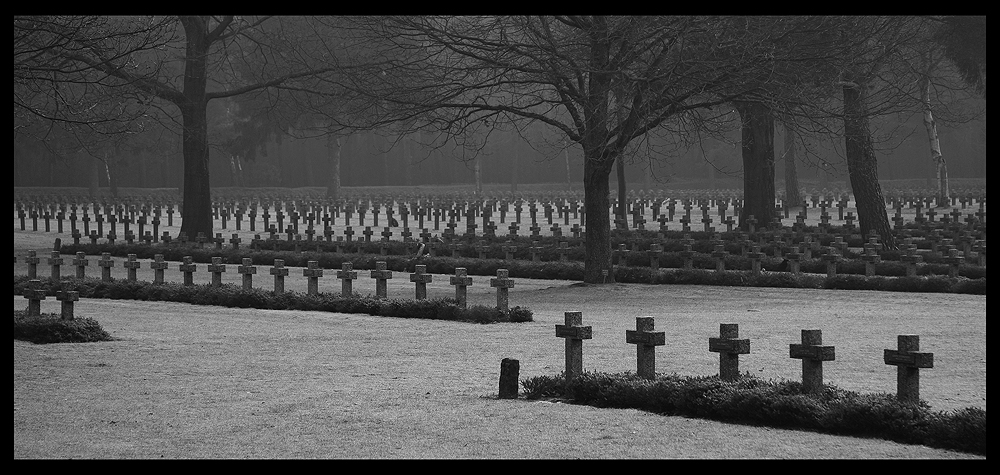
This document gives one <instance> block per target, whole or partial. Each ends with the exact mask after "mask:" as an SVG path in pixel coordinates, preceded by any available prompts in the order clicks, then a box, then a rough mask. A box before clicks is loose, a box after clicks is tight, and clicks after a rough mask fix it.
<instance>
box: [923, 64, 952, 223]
mask: <svg viewBox="0 0 1000 475" xmlns="http://www.w3.org/2000/svg"><path fill="white" fill-rule="evenodd" d="M921 94H922V97H921V99H922V100H923V103H924V128H926V129H927V139H928V140H929V141H930V146H931V161H933V162H934V182H935V185H936V186H937V195H938V196H937V199H938V205H939V206H946V205H947V203H948V202H949V200H950V199H951V190H950V187H949V186H948V164H947V163H945V160H944V156H943V155H942V154H941V140H940V138H939V137H938V130H937V121H935V120H934V112H933V111H932V110H931V82H930V81H929V80H928V78H927V77H926V76H924V77H923V78H922V79H921Z"/></svg>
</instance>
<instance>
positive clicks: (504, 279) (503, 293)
mask: <svg viewBox="0 0 1000 475" xmlns="http://www.w3.org/2000/svg"><path fill="white" fill-rule="evenodd" d="M508 275H509V272H508V270H507V269H497V276H496V277H495V278H492V279H490V287H496V289H497V310H499V311H501V312H504V313H507V297H508V295H507V292H508V289H511V288H513V287H514V279H511V278H509V277H508Z"/></svg>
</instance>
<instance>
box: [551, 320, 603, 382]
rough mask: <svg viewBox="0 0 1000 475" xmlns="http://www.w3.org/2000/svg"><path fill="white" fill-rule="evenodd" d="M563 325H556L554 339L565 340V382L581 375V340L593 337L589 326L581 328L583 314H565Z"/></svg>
mask: <svg viewBox="0 0 1000 475" xmlns="http://www.w3.org/2000/svg"><path fill="white" fill-rule="evenodd" d="M564 318H565V322H566V323H565V324H564V325H556V337H558V338H565V339H566V374H565V377H566V381H569V380H571V379H573V377H575V376H577V375H579V374H581V373H583V340H589V339H591V338H593V337H594V333H593V330H592V328H591V327H590V326H586V327H585V326H583V312H566V313H565V316H564Z"/></svg>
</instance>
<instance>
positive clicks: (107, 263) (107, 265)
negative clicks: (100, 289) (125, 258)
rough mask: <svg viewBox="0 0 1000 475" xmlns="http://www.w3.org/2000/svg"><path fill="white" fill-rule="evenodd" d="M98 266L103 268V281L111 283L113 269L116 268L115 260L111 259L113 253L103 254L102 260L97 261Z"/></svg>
mask: <svg viewBox="0 0 1000 475" xmlns="http://www.w3.org/2000/svg"><path fill="white" fill-rule="evenodd" d="M97 265H99V266H101V280H102V281H104V282H111V268H112V267H114V266H115V261H114V259H111V253H110V252H102V253H101V260H99V261H97Z"/></svg>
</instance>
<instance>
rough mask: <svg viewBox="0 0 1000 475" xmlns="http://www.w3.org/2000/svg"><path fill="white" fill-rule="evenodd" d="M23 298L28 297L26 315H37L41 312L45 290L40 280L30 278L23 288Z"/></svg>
mask: <svg viewBox="0 0 1000 475" xmlns="http://www.w3.org/2000/svg"><path fill="white" fill-rule="evenodd" d="M23 295H24V298H26V299H28V316H29V317H30V316H38V315H41V313H42V300H45V290H44V289H42V281H40V280H38V279H31V280H29V281H28V286H27V287H26V288H25V289H24V294H23Z"/></svg>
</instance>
